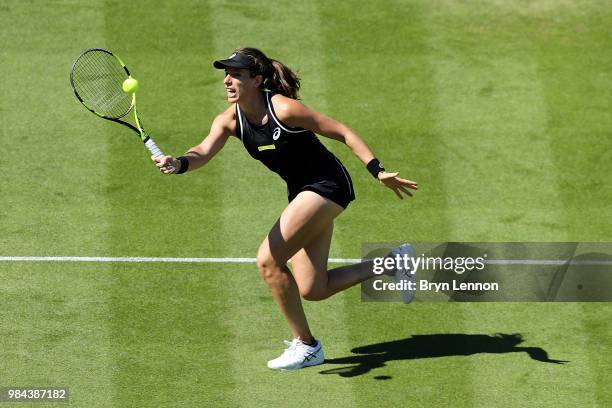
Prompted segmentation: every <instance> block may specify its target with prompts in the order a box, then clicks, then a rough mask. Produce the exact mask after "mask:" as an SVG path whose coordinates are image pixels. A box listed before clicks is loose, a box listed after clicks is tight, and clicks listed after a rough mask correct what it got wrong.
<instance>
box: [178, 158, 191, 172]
mask: <svg viewBox="0 0 612 408" xmlns="http://www.w3.org/2000/svg"><path fill="white" fill-rule="evenodd" d="M176 160H178V161H179V162H181V168H180V169H179V170H178V171H177V172H176V174H183V173H185V172H186V171H187V170H188V169H189V160H187V158H186V157H185V156H180V157H177V158H176Z"/></svg>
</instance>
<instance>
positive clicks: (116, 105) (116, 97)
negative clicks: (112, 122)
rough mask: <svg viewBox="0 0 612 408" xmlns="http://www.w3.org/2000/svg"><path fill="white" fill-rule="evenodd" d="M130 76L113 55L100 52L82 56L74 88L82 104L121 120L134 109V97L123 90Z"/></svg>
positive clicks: (76, 70)
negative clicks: (124, 83) (122, 87)
mask: <svg viewBox="0 0 612 408" xmlns="http://www.w3.org/2000/svg"><path fill="white" fill-rule="evenodd" d="M127 77H128V76H127V73H126V72H125V70H124V69H123V67H122V66H121V64H119V62H118V61H117V59H116V58H115V57H114V56H113V55H111V54H108V53H106V52H104V51H99V50H90V51H88V52H86V53H84V54H83V55H81V56H80V57H79V58H78V59H77V60H76V61H75V63H74V66H73V69H72V80H73V85H74V88H75V91H76V92H77V94H78V95H79V96H80V97H81V99H82V100H83V103H84V104H85V105H86V106H87V107H88V108H90V109H92V110H94V111H96V113H98V114H100V115H103V116H107V117H111V118H121V117H123V116H125V115H126V114H127V113H128V112H129V111H130V110H131V108H132V95H131V94H128V93H125V92H123V89H121V85H122V84H123V81H124V80H125V79H127Z"/></svg>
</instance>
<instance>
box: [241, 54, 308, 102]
mask: <svg viewBox="0 0 612 408" xmlns="http://www.w3.org/2000/svg"><path fill="white" fill-rule="evenodd" d="M234 52H237V53H240V54H245V55H248V56H249V57H251V58H252V59H253V61H254V62H255V66H254V67H253V68H251V76H255V75H261V76H263V82H262V85H261V86H262V88H266V89H269V90H270V91H272V92H273V93H279V94H281V95H285V96H286V97H288V98H291V99H299V98H298V91H299V90H300V78H299V77H298V76H297V75H296V74H295V73H294V72H293V71H291V70H290V69H289V68H287V67H286V66H285V65H284V64H283V63H282V62H280V61H277V60H275V59H271V58H268V57H267V56H266V54H264V53H263V52H262V51H261V50H259V49H257V48H251V47H245V48H239V49H237V50H235V51H234Z"/></svg>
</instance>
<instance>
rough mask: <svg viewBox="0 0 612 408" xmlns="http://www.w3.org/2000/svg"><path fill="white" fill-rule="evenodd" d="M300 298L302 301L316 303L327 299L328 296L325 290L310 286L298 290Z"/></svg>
mask: <svg viewBox="0 0 612 408" xmlns="http://www.w3.org/2000/svg"><path fill="white" fill-rule="evenodd" d="M300 296H301V297H302V298H303V299H304V300H309V301H311V302H316V301H318V300H323V299H327V298H328V297H329V294H328V293H327V291H326V290H323V289H319V288H315V287H312V286H311V287H307V288H300Z"/></svg>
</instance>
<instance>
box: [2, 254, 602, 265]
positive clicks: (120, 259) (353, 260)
mask: <svg viewBox="0 0 612 408" xmlns="http://www.w3.org/2000/svg"><path fill="white" fill-rule="evenodd" d="M0 262H141V263H144V262H153V263H155V262H167V263H255V258H153V257H106V256H0ZM358 262H361V259H356V258H330V259H329V263H358ZM485 263H486V264H489V265H532V266H539V265H545V266H561V265H566V264H567V263H568V261H563V260H552V259H488V260H486V261H485ZM569 264H570V265H593V266H596V265H604V266H605V265H612V261H598V260H588V259H580V260H571V261H569Z"/></svg>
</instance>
